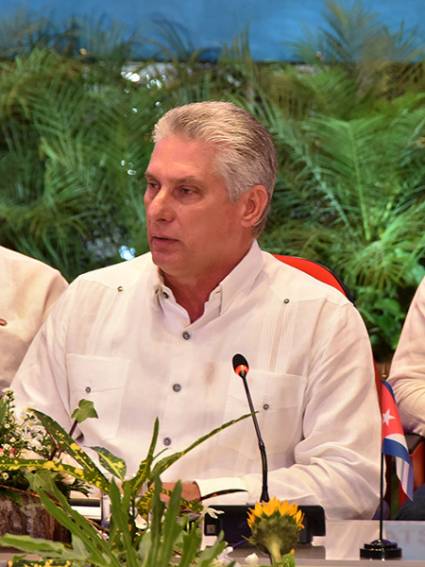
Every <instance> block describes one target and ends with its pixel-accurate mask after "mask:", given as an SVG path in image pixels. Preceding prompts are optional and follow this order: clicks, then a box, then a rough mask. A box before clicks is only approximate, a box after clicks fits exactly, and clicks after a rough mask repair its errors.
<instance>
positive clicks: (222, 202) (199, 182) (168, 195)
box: [144, 135, 252, 282]
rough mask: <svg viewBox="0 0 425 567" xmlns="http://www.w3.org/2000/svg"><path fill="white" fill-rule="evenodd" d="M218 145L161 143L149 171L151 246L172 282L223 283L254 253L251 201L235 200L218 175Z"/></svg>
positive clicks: (172, 139) (180, 139)
mask: <svg viewBox="0 0 425 567" xmlns="http://www.w3.org/2000/svg"><path fill="white" fill-rule="evenodd" d="M215 153H216V150H215V148H214V146H212V145H211V144H208V143H206V142H202V141H199V140H190V139H188V138H184V137H181V136H175V135H170V136H169V137H166V138H164V139H162V140H161V141H159V142H158V143H157V144H156V145H155V147H154V150H153V152H152V156H151V159H150V162H149V165H148V168H147V170H146V180H147V188H146V192H145V197H144V202H145V208H146V217H147V231H148V241H149V247H150V249H151V252H152V258H153V261H154V262H155V264H156V265H157V266H158V267H159V268H160V269H161V271H162V272H163V274H164V275H165V276H166V279H167V276H169V281H171V282H173V281H174V282H177V281H181V282H184V281H188V282H189V281H191V280H193V279H194V278H199V279H200V280H202V279H205V278H207V279H214V278H215V277H216V278H218V281H220V279H222V278H223V277H225V275H227V273H229V272H230V271H231V269H232V268H233V267H234V265H235V264H237V263H238V262H239V260H240V259H241V258H242V257H243V256H244V254H245V253H246V252H247V250H248V249H249V246H250V243H251V240H252V237H251V233H250V230H249V228H246V226H245V227H243V226H242V218H243V215H244V210H245V208H246V205H245V201H246V199H245V198H244V196H242V198H241V199H239V200H238V201H236V202H231V201H230V200H229V196H228V192H227V188H226V186H225V184H224V181H223V179H222V178H221V177H220V176H219V175H218V174H217V173H216V171H215Z"/></svg>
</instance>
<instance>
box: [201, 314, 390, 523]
mask: <svg viewBox="0 0 425 567" xmlns="http://www.w3.org/2000/svg"><path fill="white" fill-rule="evenodd" d="M334 315H335V317H334V320H328V322H327V324H328V329H329V331H328V334H327V337H328V338H327V340H326V343H325V344H323V340H322V341H320V340H319V339H318V341H317V344H319V345H321V347H320V348H319V349H317V351H316V352H314V353H313V358H312V364H311V374H310V376H309V386H308V390H307V392H306V396H307V403H306V407H305V414H304V420H303V434H304V438H303V439H302V440H301V441H300V442H299V443H298V444H296V446H295V447H294V456H295V463H296V464H294V465H292V466H290V467H288V468H282V469H278V470H272V471H269V495H270V497H272V496H276V497H278V498H281V499H286V500H290V501H294V502H296V503H298V504H320V505H322V506H323V507H324V509H325V512H326V515H327V517H328V519H343V518H371V517H372V516H373V514H374V512H375V511H376V509H377V506H378V500H379V467H380V451H381V419H380V411H379V404H378V397H377V392H376V387H375V380H374V372H373V361H372V354H371V349H370V342H369V338H368V336H367V332H366V329H365V328H364V324H363V321H362V320H361V318H360V315H359V314H358V312H357V311H356V310H355V309H354V308H353V307H352V306H351V305H345V306H344V307H342V308H341V309H338V310H336V312H335V314H334ZM321 331H323V327H321ZM321 331H319V332H321ZM306 355H307V354H306ZM284 427H285V415H282V431H284ZM223 480H224V482H222V481H223ZM196 482H197V483H198V485H199V487H200V490H201V494H205V492H208V493H210V492H215V491H217V490H220V489H222V488H242V487H245V488H246V489H247V492H246V495H245V496H244V500H245V503H247V504H248V503H253V502H255V501H257V500H259V497H260V491H261V474H260V471H259V474H248V475H244V476H242V477H241V478H240V479H234V482H233V484H232V481H231V479H219V478H217V479H210V480H209V481H202V480H200V481H198V480H196ZM218 502H221V503H226V504H227V503H229V504H230V503H241V502H242V500H241V495H240V493H237V494H235V495H232V496H226V500H225V502H224V499H223V498H222V497H221V498H220V497H218V498H215V499H214V500H213V501H211V502H210V503H218Z"/></svg>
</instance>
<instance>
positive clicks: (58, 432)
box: [31, 409, 109, 492]
mask: <svg viewBox="0 0 425 567" xmlns="http://www.w3.org/2000/svg"><path fill="white" fill-rule="evenodd" d="M31 411H32V412H33V413H34V414H35V415H36V416H37V418H38V419H39V420H40V422H41V424H42V425H43V426H44V427H45V429H46V431H47V432H48V433H49V434H50V435H51V436H52V438H53V439H54V440H55V442H56V443H57V445H58V447H59V449H60V450H61V451H62V452H64V453H68V455H70V456H71V457H73V459H75V460H76V461H77V463H78V464H79V465H80V466H81V468H82V471H83V476H82V477H81V476H80V478H81V479H82V480H85V481H86V482H87V483H89V484H92V485H94V486H96V487H97V488H100V489H101V490H103V491H105V492H107V490H108V488H109V483H108V481H107V479H106V478H105V476H104V475H103V474H102V472H101V471H100V470H99V469H98V468H97V466H96V465H95V463H94V462H93V461H92V459H90V457H89V456H88V455H87V454H86V453H85V452H84V450H83V449H82V448H81V447H80V446H79V445H77V443H76V442H75V441H74V439H73V438H72V437H71V436H70V435H69V434H68V433H67V432H66V431H65V430H64V429H63V427H61V426H60V425H59V424H58V423H57V422H56V421H55V420H54V419H52V418H51V417H49V416H48V415H46V414H45V413H43V412H41V411H38V410H34V409H32V410H31Z"/></svg>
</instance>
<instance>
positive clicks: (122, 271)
mask: <svg viewBox="0 0 425 567" xmlns="http://www.w3.org/2000/svg"><path fill="white" fill-rule="evenodd" d="M152 269H153V263H152V258H151V254H150V253H146V254H142V255H141V256H137V257H136V258H133V259H132V260H127V261H124V262H120V263H119V264H113V265H111V266H107V267H105V268H98V269H97V270H92V271H90V272H86V273H84V274H82V275H81V276H79V277H78V278H77V280H76V281H78V282H79V283H80V285H85V284H88V285H90V284H95V285H96V284H98V285H100V286H102V287H105V288H113V289H116V288H117V287H119V286H122V287H123V288H124V287H129V286H132V285H134V284H136V283H137V282H138V281H139V280H140V278H141V277H143V276H144V275H148V274H150V273H151V271H152Z"/></svg>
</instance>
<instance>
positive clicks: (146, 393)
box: [13, 242, 381, 518]
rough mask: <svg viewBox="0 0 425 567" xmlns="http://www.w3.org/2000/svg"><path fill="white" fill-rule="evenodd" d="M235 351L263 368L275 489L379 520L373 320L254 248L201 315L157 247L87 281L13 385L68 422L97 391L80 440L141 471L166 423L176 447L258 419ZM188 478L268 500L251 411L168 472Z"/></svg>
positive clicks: (258, 374)
mask: <svg viewBox="0 0 425 567" xmlns="http://www.w3.org/2000/svg"><path fill="white" fill-rule="evenodd" d="M235 353H242V354H243V355H244V356H245V357H246V358H247V359H248V361H249V363H250V367H251V370H250V372H249V375H248V380H249V383H250V388H251V393H252V398H253V400H254V406H255V408H256V409H257V410H258V412H259V413H258V420H259V423H260V427H261V430H262V434H263V437H264V441H265V445H266V447H267V452H268V461H269V468H270V473H269V492H270V495H274V496H277V497H281V498H285V499H289V500H293V501H296V502H298V503H299V504H302V503H310V504H313V503H319V504H321V505H323V506H324V508H325V510H326V512H327V515H328V518H361V517H371V516H372V514H373V512H374V511H375V509H376V506H377V501H378V486H379V462H380V444H381V441H380V428H381V426H380V415H379V409H378V402H377V395H376V391H375V388H374V379H373V371H372V357H371V351H370V345H369V339H368V336H367V333H366V330H365V328H364V325H363V322H362V320H361V318H360V316H359V314H358V312H357V311H356V309H355V308H354V307H353V305H352V304H351V303H350V302H349V301H348V300H347V299H346V298H345V297H344V296H343V295H342V294H341V293H340V292H338V291H337V290H335V289H333V288H331V287H330V286H328V285H326V284H323V283H321V282H318V281H316V280H315V279H314V278H312V277H310V276H308V275H305V274H304V273H302V272H300V271H299V270H297V269H294V268H292V267H289V266H287V265H285V264H282V263H281V262H279V261H278V260H276V259H275V258H273V257H272V256H271V255H270V254H268V253H265V252H262V251H261V250H260V248H259V247H258V245H257V243H256V242H255V243H254V244H253V246H252V248H251V250H250V252H249V253H248V254H247V255H246V256H245V258H244V259H243V260H242V261H241V262H240V263H239V265H238V266H236V268H235V269H234V270H233V271H232V272H231V273H230V274H229V275H228V276H227V277H226V278H225V279H224V280H223V281H222V282H221V284H220V285H219V286H218V287H217V288H216V289H215V290H214V291H213V292H212V293H211V295H210V298H209V301H208V302H207V303H206V305H205V312H204V314H203V316H202V317H201V318H200V319H198V320H197V321H195V322H194V323H192V324H191V323H190V321H189V318H188V315H187V313H186V311H185V310H184V309H183V308H182V307H181V306H179V305H178V304H177V303H176V301H175V300H174V297H173V294H172V291H171V290H170V289H168V288H166V287H165V286H164V285H163V283H162V282H161V280H160V278H159V276H158V270H157V268H156V267H155V266H154V264H153V263H152V259H151V256H150V254H145V255H143V256H141V257H139V258H136V259H134V260H131V261H129V262H126V263H123V264H120V265H116V266H111V267H109V268H105V269H102V270H97V271H94V272H91V273H88V274H85V275H83V276H81V277H79V278H78V279H77V280H76V281H75V282H73V283H72V284H71V286H70V288H69V290H68V292H67V293H66V294H64V296H63V297H62V298H61V300H60V301H59V302H58V304H57V305H56V306H55V309H54V310H53V313H52V315H51V317H49V319H48V321H47V322H46V324H45V325H44V326H43V328H42V330H41V332H40V333H39V334H38V336H37V337H36V339H35V340H34V342H33V344H32V346H31V348H30V351H29V352H28V355H27V357H26V359H25V361H24V363H23V365H22V367H21V369H20V372H19V373H18V375H17V378H16V380H15V382H14V384H13V388H14V389H15V391H16V395H17V400H18V403H19V405H20V406H21V407H26V406H33V407H36V408H38V409H41V410H42V411H45V412H47V413H49V414H50V415H52V417H54V418H56V419H57V420H58V421H59V422H61V423H62V424H63V425H64V426H65V427H69V426H70V424H71V420H70V417H69V416H70V413H71V412H72V410H73V409H74V408H75V407H76V406H77V404H78V401H79V400H80V399H81V398H87V399H91V400H93V402H94V404H95V407H96V409H97V412H98V414H99V419H97V420H96V419H90V420H87V421H86V422H84V423H83V424H82V425H81V439H80V440H81V443H82V444H84V445H85V446H94V445H102V446H104V447H106V448H108V449H109V450H111V451H112V452H114V453H116V454H117V455H120V456H121V457H123V458H124V459H125V460H126V461H127V463H128V467H129V471H130V472H134V471H135V470H136V467H137V465H138V463H139V460H140V459H141V458H143V457H144V456H145V454H146V451H147V448H148V444H149V441H150V438H151V432H152V426H153V422H154V419H155V418H156V417H158V418H159V421H160V438H159V443H160V448H164V447H168V448H169V450H170V452H172V451H175V450H179V449H182V448H184V447H186V446H187V445H189V444H190V443H192V442H193V441H194V440H195V439H196V438H197V437H198V436H200V435H202V434H204V433H206V432H208V431H210V430H211V429H213V428H215V427H217V426H219V425H221V424H222V423H224V422H225V421H227V420H230V419H232V418H235V417H239V416H241V415H242V414H244V413H247V402H246V398H245V393H244V390H243V385H242V383H241V380H240V378H238V377H237V376H236V375H235V374H234V372H233V369H232V357H233V355H234V354H235ZM177 479H183V480H194V479H195V480H196V481H197V482H198V484H199V486H200V489H201V493H203V494H205V493H209V492H212V491H214V490H216V489H220V488H230V487H235V488H236V487H243V488H244V489H246V492H244V493H238V494H233V495H231V496H227V497H221V498H220V499H219V500H220V502H221V503H235V502H238V503H252V502H254V501H255V500H257V499H258V497H259V495H260V486H261V474H260V457H259V454H258V448H257V441H256V437H255V434H254V428H253V424H252V422H251V420H245V421H243V422H241V423H239V424H237V425H235V426H232V427H230V428H229V429H227V430H226V431H223V432H221V433H219V434H218V435H217V436H215V437H214V438H212V439H211V440H209V441H207V442H206V443H205V444H203V445H201V446H200V447H198V448H197V449H195V450H194V451H193V452H192V453H190V454H188V455H187V456H185V457H184V458H183V459H181V460H180V461H178V462H177V463H175V464H174V465H173V466H172V467H171V468H170V469H169V470H168V471H167V472H166V474H164V477H163V480H169V481H174V480H177ZM211 502H212V501H211Z"/></svg>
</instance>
